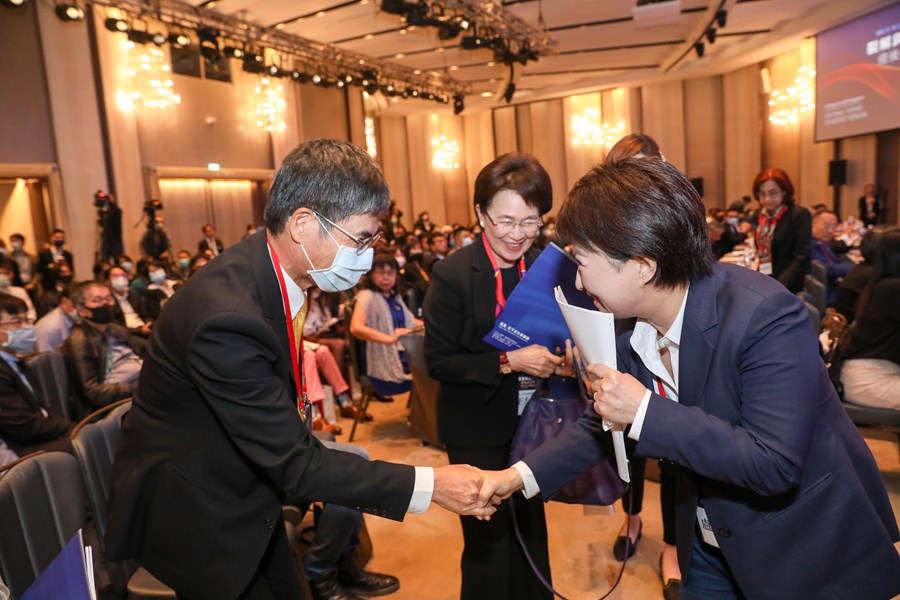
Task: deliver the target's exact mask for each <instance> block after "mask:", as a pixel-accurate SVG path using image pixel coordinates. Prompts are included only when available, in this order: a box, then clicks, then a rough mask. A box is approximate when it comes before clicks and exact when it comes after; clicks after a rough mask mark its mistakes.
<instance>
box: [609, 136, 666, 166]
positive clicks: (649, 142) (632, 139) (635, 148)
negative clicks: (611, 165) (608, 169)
mask: <svg viewBox="0 0 900 600" xmlns="http://www.w3.org/2000/svg"><path fill="white" fill-rule="evenodd" d="M638 154H640V155H642V156H646V157H651V158H662V153H661V152H660V151H659V144H657V143H656V140H654V139H653V138H652V137H650V136H649V135H644V134H643V133H629V134H628V135H626V136H625V137H623V138H622V139H621V140H619V141H618V142H616V145H615V146H613V147H612V148H610V150H609V154H607V155H606V162H616V161H620V160H624V159H626V158H632V157H634V156H637V155H638Z"/></svg>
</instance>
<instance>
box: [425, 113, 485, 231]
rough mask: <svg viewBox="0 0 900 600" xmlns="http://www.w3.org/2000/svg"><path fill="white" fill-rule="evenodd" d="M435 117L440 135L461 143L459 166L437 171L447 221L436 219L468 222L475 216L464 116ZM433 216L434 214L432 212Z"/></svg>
mask: <svg viewBox="0 0 900 600" xmlns="http://www.w3.org/2000/svg"><path fill="white" fill-rule="evenodd" d="M432 118H433V119H436V120H437V126H438V131H437V134H438V135H445V136H447V139H451V140H456V143H457V144H459V149H460V152H459V168H458V169H445V170H439V169H434V167H431V168H432V169H434V170H435V171H437V174H438V176H439V177H440V178H441V182H442V191H443V202H444V206H443V208H444V218H445V221H436V222H438V223H445V224H452V223H460V224H463V223H465V224H468V223H470V222H471V221H472V220H473V219H474V216H475V213H474V211H473V210H472V209H471V208H470V204H471V203H470V201H469V198H470V194H469V189H468V178H467V176H466V172H467V169H466V153H465V152H463V148H465V147H466V137H465V126H464V124H463V119H462V117H459V116H455V115H453V114H451V113H444V114H442V115H437V114H435V115H433V117H432ZM432 218H434V214H433V213H432Z"/></svg>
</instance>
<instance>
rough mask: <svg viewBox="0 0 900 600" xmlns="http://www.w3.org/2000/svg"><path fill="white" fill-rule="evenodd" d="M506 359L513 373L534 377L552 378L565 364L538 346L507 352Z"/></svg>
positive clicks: (558, 357) (533, 345)
mask: <svg viewBox="0 0 900 600" xmlns="http://www.w3.org/2000/svg"><path fill="white" fill-rule="evenodd" d="M506 357H507V359H509V366H510V368H511V369H512V370H513V371H518V372H519V373H525V374H527V375H531V376H532V377H550V376H551V375H553V373H554V372H555V371H556V368H557V367H558V366H559V365H561V364H563V362H564V361H563V358H562V357H560V356H556V355H555V354H553V353H551V352H550V351H549V350H547V349H546V348H544V347H543V346H539V345H538V344H532V345H531V346H526V347H525V348H519V349H518V350H512V351H510V352H507V353H506Z"/></svg>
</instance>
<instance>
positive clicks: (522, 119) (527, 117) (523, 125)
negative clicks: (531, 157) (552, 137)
mask: <svg viewBox="0 0 900 600" xmlns="http://www.w3.org/2000/svg"><path fill="white" fill-rule="evenodd" d="M532 106H533V105H532V104H520V105H518V106H515V107H514V108H513V110H515V113H516V151H517V152H521V153H522V154H534V145H535V141H534V139H533V135H532V131H531V107H532ZM538 143H543V140H540V141H539V142H538Z"/></svg>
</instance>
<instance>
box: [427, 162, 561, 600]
mask: <svg viewBox="0 0 900 600" xmlns="http://www.w3.org/2000/svg"><path fill="white" fill-rule="evenodd" d="M552 203H553V192H552V188H551V184H550V177H549V175H548V174H547V171H546V170H545V169H544V167H543V166H541V164H540V163H539V162H538V161H537V160H536V159H535V158H534V157H532V156H529V155H524V154H504V155H502V156H500V157H498V158H497V159H495V160H494V161H492V162H491V163H489V164H488V165H486V166H485V167H484V168H483V169H482V170H481V172H480V173H479V174H478V177H477V178H476V179H475V192H474V205H475V214H476V216H477V217H478V221H479V222H480V223H481V226H482V228H483V230H484V232H483V234H482V236H481V237H480V238H478V239H477V240H476V242H475V243H474V244H472V245H470V246H467V247H465V248H463V249H461V250H460V251H459V252H456V253H454V254H453V255H452V256H450V257H448V258H447V259H446V260H442V261H440V262H438V263H437V264H436V265H435V267H434V270H433V271H432V274H431V284H430V286H429V288H428V294H427V295H426V296H425V312H424V315H425V360H426V364H427V366H428V373H429V374H430V375H431V377H432V378H434V379H435V380H437V381H438V382H439V383H440V388H439V390H438V394H437V430H438V437H439V439H440V441H441V442H443V443H444V444H446V446H447V457H448V458H449V460H450V463H451V464H472V465H475V466H477V467H479V468H483V469H502V468H504V467H506V466H507V465H508V464H509V463H508V460H509V452H510V445H511V443H512V440H513V436H514V434H515V432H516V427H517V425H518V422H519V414H520V410H519V407H520V403H523V399H524V398H530V396H531V394H532V393H533V390H534V386H535V385H536V382H535V379H534V378H538V377H548V376H550V375H552V374H553V373H554V372H555V371H556V369H557V367H559V366H560V365H561V364H562V362H563V359H562V358H560V357H558V356H556V355H555V354H554V353H553V352H551V351H550V350H549V349H547V348H544V347H543V346H538V345H532V346H528V347H526V348H522V349H520V350H512V351H509V352H500V351H499V350H497V349H496V348H494V347H493V346H491V345H489V344H488V343H486V342H484V341H483V339H482V338H484V336H485V335H487V333H488V332H489V331H490V330H491V328H492V327H493V326H494V323H495V320H496V318H497V315H499V314H500V311H501V310H502V308H503V306H504V304H505V302H506V298H508V297H509V295H510V294H511V293H512V291H513V289H515V287H516V285H517V284H518V283H519V280H520V279H521V277H522V275H523V274H524V273H525V272H526V270H527V268H528V267H529V266H531V264H532V263H533V262H534V260H535V259H536V258H537V255H538V252H537V251H534V250H531V251H529V250H530V249H531V246H532V244H533V242H534V239H535V237H536V236H537V234H538V232H539V231H540V229H541V225H542V221H541V217H542V215H545V214H546V213H547V212H549V211H550V208H551V206H552ZM521 405H523V404H521ZM512 501H513V502H514V503H515V513H516V521H517V523H518V526H519V528H520V529H521V531H522V534H523V536H524V540H525V544H526V546H527V548H528V552H529V554H530V555H531V557H532V558H533V559H534V561H535V564H536V566H537V568H538V569H539V570H540V572H541V573H542V574H543V576H544V577H545V578H547V579H549V578H550V559H549V552H548V549H547V525H546V521H545V519H544V507H543V504H542V503H541V502H540V500H539V499H534V500H525V499H524V498H521V497H517V498H513V499H512ZM461 524H462V531H463V542H464V547H463V554H462V561H461V567H462V589H461V591H460V598H462V600H481V599H483V598H491V599H493V600H525V599H532V598H550V597H551V595H550V593H549V592H547V591H546V590H545V589H544V587H543V586H542V585H541V583H540V581H539V580H538V578H537V576H536V575H535V574H534V572H533V571H532V568H531V566H529V562H528V560H527V559H526V557H525V554H524V553H523V551H522V549H521V548H520V547H519V544H518V543H517V541H516V536H515V535H514V533H513V519H512V513H511V511H510V508H509V505H508V504H504V505H502V506H500V507H499V508H498V510H497V513H496V514H495V515H494V516H493V518H491V520H490V521H478V520H476V519H470V518H467V517H462V518H461Z"/></svg>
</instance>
